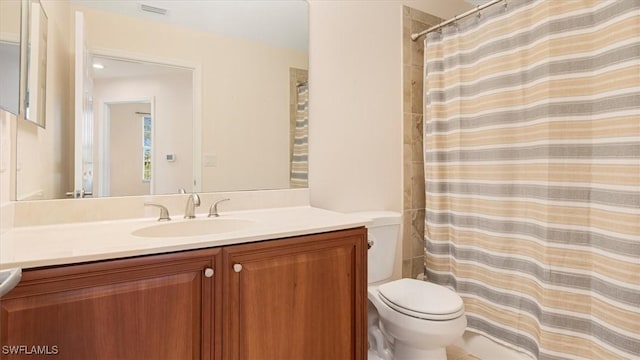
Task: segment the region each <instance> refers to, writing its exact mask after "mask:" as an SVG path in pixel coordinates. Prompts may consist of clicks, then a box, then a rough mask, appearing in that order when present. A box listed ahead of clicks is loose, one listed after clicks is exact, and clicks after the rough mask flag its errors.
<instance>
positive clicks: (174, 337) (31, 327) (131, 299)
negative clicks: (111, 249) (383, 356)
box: [0, 228, 367, 360]
mask: <svg viewBox="0 0 640 360" xmlns="http://www.w3.org/2000/svg"><path fill="white" fill-rule="evenodd" d="M366 251H367V250H366V229H365V228H357V229H351V230H342V231H334V232H328V233H322V234H315V235H308V236H299V237H292V238H286V239H279V240H269V241H261V242H255V243H247V244H241V245H231V246H225V247H220V248H212V249H205V250H190V251H183V252H177V253H171V254H162V255H149V256H141V257H136V258H128V259H120V260H107V261H99V262H93V263H84V264H78V265H67V266H57V267H50V268H39V269H33V270H26V271H24V272H23V279H22V281H21V282H20V284H19V285H18V286H17V287H16V288H15V289H13V290H12V291H11V292H9V293H8V294H7V295H5V296H4V297H3V298H2V299H0V345H2V346H1V347H0V359H24V358H29V359H39V358H41V359H51V358H60V359H109V360H111V359H136V360H138V359H154V360H158V359H167V360H174V359H180V360H182V359H185V360H186V359H214V360H221V359H224V360H227V359H229V360H231V359H242V360H270V359H273V360H289V359H290V360H298V359H300V360H302V359H304V360H313V359H322V360H326V359H336V360H343V359H344V360H348V359H354V360H365V358H366V349H367V339H366V330H367V329H366V321H367V319H366V316H367V297H366V282H367V281H366V272H367V267H366V266H367V265H366V258H367V254H366ZM20 345H23V346H27V349H26V350H27V351H31V354H30V355H25V351H24V349H23V351H22V352H21V354H18V355H11V354H8V352H11V350H12V349H13V350H14V351H15V349H17V348H16V346H20ZM33 346H39V347H40V348H34V347H33ZM10 347H12V348H10ZM33 351H40V352H44V351H46V352H48V354H49V355H45V356H39V355H38V356H37V355H34V354H33ZM55 353H57V356H53V355H55Z"/></svg>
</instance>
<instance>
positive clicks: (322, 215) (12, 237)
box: [0, 206, 370, 269]
mask: <svg viewBox="0 0 640 360" xmlns="http://www.w3.org/2000/svg"><path fill="white" fill-rule="evenodd" d="M221 218H226V219H242V220H249V221H250V222H251V223H252V225H251V226H249V227H248V228H245V229H241V230H236V231H230V232H223V233H217V234H207V235H201V236H186V237H153V238H145V237H138V236H134V235H132V232H134V231H136V230H138V229H142V228H145V227H149V226H153V225H157V224H159V223H158V221H157V218H138V219H127V220H116V221H99V222H86V223H70V224H56V225H45V226H29V227H16V228H12V229H9V230H7V231H5V232H3V233H2V234H1V238H0V269H7V268H15V267H20V268H22V269H29V268H36V267H44V266H54V265H68V264H75V263H82V262H89V261H99V260H111V259H119V258H127V257H133V256H141V255H154V254H162V253H168V252H176V251H185V250H195V249H204V248H213V247H219V246H225V245H234V244H242V243H248V242H255V241H263V240H273V239H280V238H287V237H292V236H300V235H309V234H315V233H322V232H329V231H337V230H344V229H351V228H357V227H362V226H366V225H368V224H370V220H369V219H365V218H361V217H359V216H356V215H350V214H344V213H338V212H333V211H329V210H324V209H320V208H315V207H311V206H295V207H285V208H273V209H261V210H249V211H236V212H228V213H225V214H223V215H222V216H221ZM205 219H207V217H206V214H199V215H198V218H196V219H193V220H184V219H179V220H178V219H176V220H173V222H187V221H204V220H205Z"/></svg>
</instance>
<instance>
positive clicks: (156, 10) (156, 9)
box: [140, 4, 167, 15]
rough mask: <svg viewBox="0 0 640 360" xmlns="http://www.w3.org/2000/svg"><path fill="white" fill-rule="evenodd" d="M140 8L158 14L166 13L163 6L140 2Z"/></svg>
mask: <svg viewBox="0 0 640 360" xmlns="http://www.w3.org/2000/svg"><path fill="white" fill-rule="evenodd" d="M140 10H142V11H146V12H150V13H154V14H159V15H167V9H163V8H159V7H155V6H151V5H145V4H140Z"/></svg>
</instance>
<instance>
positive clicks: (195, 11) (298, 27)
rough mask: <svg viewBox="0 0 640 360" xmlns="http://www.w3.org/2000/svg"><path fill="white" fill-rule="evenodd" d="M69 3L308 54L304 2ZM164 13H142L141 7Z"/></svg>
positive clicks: (160, 0) (111, 0)
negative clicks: (165, 11) (154, 8)
mask: <svg viewBox="0 0 640 360" xmlns="http://www.w3.org/2000/svg"><path fill="white" fill-rule="evenodd" d="M71 2H72V3H74V4H78V5H82V6H87V7H92V8H96V9H99V10H104V11H111V12H116V13H120V14H123V15H127V16H131V17H137V18H144V19H147V20H157V21H163V22H168V23H172V24H175V25H179V26H185V27H190V28H194V29H198V30H202V31H208V32H213V33H218V34H224V35H228V36H234V37H240V38H245V39H250V40H255V41H260V42H265V43H268V44H271V45H275V46H279V47H285V48H290V49H296V50H301V51H308V38H309V36H308V17H309V15H308V5H307V2H306V1H305V0H100V1H98V0H71ZM141 4H144V5H149V6H153V7H157V8H162V9H166V10H167V14H166V15H159V14H154V13H149V12H146V11H142V10H141V9H140V5H141Z"/></svg>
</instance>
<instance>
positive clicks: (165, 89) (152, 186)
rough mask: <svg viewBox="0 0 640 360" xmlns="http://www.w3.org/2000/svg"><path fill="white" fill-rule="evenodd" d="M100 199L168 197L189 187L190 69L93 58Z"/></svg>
mask: <svg viewBox="0 0 640 360" xmlns="http://www.w3.org/2000/svg"><path fill="white" fill-rule="evenodd" d="M92 68H93V104H94V111H93V113H94V116H95V120H96V123H97V124H99V126H98V127H97V129H96V133H95V139H94V141H93V142H94V143H96V144H98V146H97V148H98V149H100V150H101V151H99V152H97V153H96V155H97V156H96V158H95V160H94V163H95V164H97V166H94V173H93V189H94V190H96V189H97V195H98V196H129V195H149V194H158V193H159V194H166V193H172V192H177V191H178V189H179V188H184V189H187V190H189V191H192V190H193V189H192V188H193V184H192V179H193V161H192V155H193V144H192V137H193V70H192V69H188V68H183V67H178V66H167V65H160V64H152V63H146V62H133V61H123V60H119V59H113V58H108V57H104V56H93V58H92Z"/></svg>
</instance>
